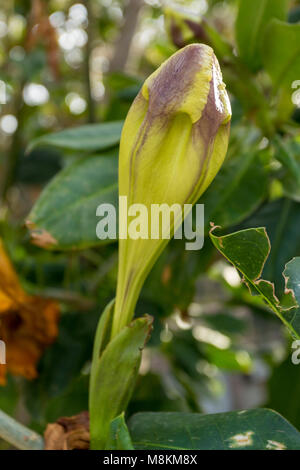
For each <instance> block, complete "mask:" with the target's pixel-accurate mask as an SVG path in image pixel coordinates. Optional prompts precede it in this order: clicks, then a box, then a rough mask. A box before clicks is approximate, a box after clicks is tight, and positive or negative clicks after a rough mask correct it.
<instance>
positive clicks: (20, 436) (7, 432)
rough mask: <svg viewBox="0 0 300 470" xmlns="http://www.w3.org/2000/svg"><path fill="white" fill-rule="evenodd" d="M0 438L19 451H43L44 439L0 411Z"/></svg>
mask: <svg viewBox="0 0 300 470" xmlns="http://www.w3.org/2000/svg"><path fill="white" fill-rule="evenodd" d="M0 437H1V438H2V439H4V440H5V441H7V442H9V443H10V444H12V445H13V446H14V447H16V448H17V449H21V450H43V449H44V439H43V438H42V436H40V435H39V434H37V433H35V432H34V431H32V430H31V429H28V428H26V427H25V426H23V424H20V423H18V421H16V420H15V419H13V418H11V416H8V415H7V414H6V413H4V412H3V411H1V410H0Z"/></svg>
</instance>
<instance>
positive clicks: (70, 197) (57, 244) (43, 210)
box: [27, 154, 118, 250]
mask: <svg viewBox="0 0 300 470" xmlns="http://www.w3.org/2000/svg"><path fill="white" fill-rule="evenodd" d="M117 179H118V159H117V157H116V155H114V154H106V155H100V156H99V155H94V156H91V157H87V158H82V159H80V160H79V161H77V162H76V163H74V164H72V165H70V166H67V167H66V168H64V169H63V170H62V171H61V172H60V173H59V174H58V175H57V176H56V177H55V178H54V179H53V180H52V181H51V182H50V183H49V184H48V186H46V188H45V189H44V191H43V192H42V194H41V196H40V197H39V199H38V201H37V202H36V204H35V206H34V207H33V209H32V211H31V213H30V214H29V216H28V221H27V226H28V228H29V229H30V231H31V237H32V241H33V242H34V243H35V244H37V245H39V246H42V247H43V248H49V249H51V248H53V249H56V250H71V249H82V248H86V247H89V246H93V245H98V244H100V243H103V241H101V240H99V239H98V238H97V236H96V226H97V222H98V221H99V220H100V219H99V217H97V216H96V209H97V207H98V205H100V204H104V203H107V204H113V205H114V207H116V208H117V201H118V182H117Z"/></svg>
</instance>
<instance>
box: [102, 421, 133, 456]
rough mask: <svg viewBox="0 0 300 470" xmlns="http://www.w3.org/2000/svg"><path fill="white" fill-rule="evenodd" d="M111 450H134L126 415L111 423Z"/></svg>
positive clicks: (109, 445) (109, 441)
mask: <svg viewBox="0 0 300 470" xmlns="http://www.w3.org/2000/svg"><path fill="white" fill-rule="evenodd" d="M107 449H109V450H134V448H133V445H132V442H131V437H130V434H129V431H128V428H127V426H126V423H125V419H124V413H122V414H121V415H120V416H118V417H117V418H115V419H114V420H113V421H112V422H111V423H110V435H109V440H108V444H107Z"/></svg>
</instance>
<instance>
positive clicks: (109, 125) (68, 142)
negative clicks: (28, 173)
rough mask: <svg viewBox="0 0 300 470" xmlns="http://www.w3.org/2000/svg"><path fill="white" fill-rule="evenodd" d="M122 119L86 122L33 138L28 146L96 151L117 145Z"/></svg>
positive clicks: (29, 147)
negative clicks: (98, 122)
mask: <svg viewBox="0 0 300 470" xmlns="http://www.w3.org/2000/svg"><path fill="white" fill-rule="evenodd" d="M122 126H123V121H115V122H104V123H102V124H87V125H85V126H80V127H74V128H71V129H66V130H63V131H59V132H54V133H52V134H46V135H43V136H41V137H38V138H37V139H34V140H33V141H32V142H31V143H30V144H29V146H28V148H27V152H31V151H32V150H33V149H34V148H36V147H38V146H51V147H56V148H60V149H66V150H77V151H84V152H96V151H99V150H104V149H107V148H109V147H113V146H114V145H117V144H118V143H119V141H120V137H121V131H122Z"/></svg>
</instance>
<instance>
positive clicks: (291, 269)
mask: <svg viewBox="0 0 300 470" xmlns="http://www.w3.org/2000/svg"><path fill="white" fill-rule="evenodd" d="M283 275H284V277H285V279H286V287H287V288H288V289H291V290H292V291H293V292H294V295H295V298H296V300H297V303H298V305H300V258H299V257H297V258H294V259H292V260H291V261H289V262H288V263H287V264H286V266H285V270H284V271H283ZM292 324H293V327H294V328H295V330H296V331H300V309H299V308H298V309H297V310H296V312H295V313H294V318H293V321H292Z"/></svg>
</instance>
